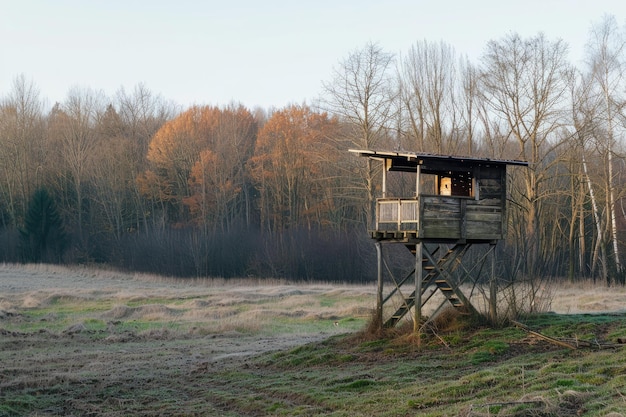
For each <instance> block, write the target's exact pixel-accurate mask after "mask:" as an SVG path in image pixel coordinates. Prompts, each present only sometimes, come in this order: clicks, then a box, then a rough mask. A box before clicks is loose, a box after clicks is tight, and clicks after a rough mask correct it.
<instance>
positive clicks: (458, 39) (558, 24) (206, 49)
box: [0, 0, 626, 108]
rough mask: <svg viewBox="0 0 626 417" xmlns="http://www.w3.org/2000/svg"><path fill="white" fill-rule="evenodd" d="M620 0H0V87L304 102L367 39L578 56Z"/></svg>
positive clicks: (187, 99) (54, 97)
mask: <svg viewBox="0 0 626 417" xmlns="http://www.w3.org/2000/svg"><path fill="white" fill-rule="evenodd" d="M604 14H612V15H614V16H615V17H616V18H617V21H618V23H619V24H620V25H623V24H624V23H625V22H626V1H625V0H586V1H582V0H543V1H541V0H524V1H518V0H414V1H409V0H388V1H382V0H381V1H374V0H343V1H342V0H316V1H296V0H293V1H286V0H285V1H282V0H264V1H251V0H223V1H219V2H218V1H213V0H209V1H193V0H171V1H162V0H151V1H148V0H145V1H144V0H124V1H122V0H83V1H79V0H0V97H5V96H6V94H7V92H8V90H9V89H10V88H11V85H12V82H13V80H14V78H15V77H16V76H18V75H20V74H24V75H25V76H26V78H27V80H32V81H33V82H34V83H35V84H36V85H37V87H38V88H39V89H40V91H41V95H42V98H45V99H47V100H48V101H49V102H50V103H54V102H55V101H63V99H64V98H65V97H66V96H67V93H68V91H69V89H70V88H72V87H76V86H77V87H89V88H92V89H95V90H102V91H104V93H105V94H107V95H110V96H112V95H113V94H114V93H115V92H116V91H117V90H118V89H119V88H120V87H124V88H126V90H132V89H133V88H134V87H135V86H136V85H137V84H138V83H144V84H145V86H146V87H147V88H148V89H150V90H151V91H153V92H154V93H157V94H160V95H161V96H163V97H164V98H166V99H170V100H173V101H174V102H176V103H178V104H180V105H182V106H183V107H187V106H189V105H191V104H213V105H226V104H229V103H230V102H232V101H234V102H241V103H242V104H244V105H246V106H248V107H250V108H254V107H255V106H261V107H264V108H269V107H272V106H274V107H277V108H280V107H283V106H285V105H287V104H290V103H297V104H301V103H303V102H305V101H306V102H308V103H311V102H313V101H314V100H315V98H316V97H317V96H318V95H319V94H320V92H321V84H322V81H328V80H330V78H331V72H332V68H333V67H334V66H337V65H338V63H339V61H341V60H342V59H344V58H346V57H347V56H348V54H349V53H350V52H351V51H354V50H355V49H359V48H362V47H363V46H364V45H365V44H366V43H367V42H369V41H372V42H376V43H378V44H379V45H380V46H382V47H383V48H384V49H385V50H387V51H388V52H393V53H400V54H405V53H406V52H407V51H408V49H409V47H410V46H411V45H412V44H414V43H415V42H416V41H419V40H428V41H432V42H439V41H441V40H443V41H444V42H446V43H448V44H450V45H452V46H453V47H455V49H456V52H457V53H458V54H467V55H468V56H469V57H470V59H472V60H474V61H476V60H477V59H478V57H479V56H480V54H481V53H482V51H483V49H484V47H485V45H486V43H487V42H488V41H489V40H491V39H500V38H502V37H503V36H505V35H507V34H508V33H510V32H517V33H519V34H520V35H522V36H532V35H536V34H537V33H539V32H540V31H541V32H544V33H545V34H546V35H547V37H548V38H549V39H555V38H557V37H559V38H562V39H564V40H565V41H566V42H568V43H569V44H570V47H571V54H570V61H571V62H573V63H577V62H578V61H580V60H581V58H582V54H583V46H584V43H585V42H586V41H587V36H588V32H589V28H590V26H591V24H592V23H593V22H598V21H600V20H601V18H602V16H603V15H604Z"/></svg>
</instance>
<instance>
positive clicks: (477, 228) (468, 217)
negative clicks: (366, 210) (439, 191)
mask: <svg viewBox="0 0 626 417" xmlns="http://www.w3.org/2000/svg"><path fill="white" fill-rule="evenodd" d="M503 212H504V207H503V201H502V200H501V199H498V198H493V199H482V200H476V199H474V198H468V197H459V196H442V195H421V196H420V197H419V198H413V199H406V198H381V199H378V200H377V201H376V229H375V230H373V231H371V233H370V234H371V237H372V238H374V239H377V240H400V241H413V240H421V241H432V242H444V241H445V242H449V241H467V242H488V241H493V240H498V239H502V238H503V235H504V224H503Z"/></svg>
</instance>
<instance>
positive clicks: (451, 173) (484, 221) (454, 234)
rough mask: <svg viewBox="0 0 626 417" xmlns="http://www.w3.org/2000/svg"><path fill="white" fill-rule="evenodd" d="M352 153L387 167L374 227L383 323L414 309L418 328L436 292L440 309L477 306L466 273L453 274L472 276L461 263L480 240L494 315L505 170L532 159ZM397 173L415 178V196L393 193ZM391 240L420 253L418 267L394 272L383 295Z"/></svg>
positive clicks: (477, 260) (468, 309) (388, 323)
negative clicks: (391, 181) (466, 288)
mask: <svg viewBox="0 0 626 417" xmlns="http://www.w3.org/2000/svg"><path fill="white" fill-rule="evenodd" d="M350 152H354V153H356V154H358V155H360V156H363V157H367V158H370V159H372V160H376V161H380V163H381V164H382V168H383V170H382V184H381V188H380V190H381V193H382V198H378V199H377V200H376V218H375V225H374V229H373V230H370V231H369V233H370V236H371V237H372V239H375V240H376V250H377V256H378V300H377V315H378V319H379V322H380V323H381V325H383V326H384V327H393V326H395V325H396V324H398V323H399V322H400V320H401V319H402V318H403V317H405V316H406V315H407V313H409V311H410V310H411V309H413V308H414V307H415V308H414V316H413V324H414V329H415V330H416V331H417V330H418V329H419V326H420V325H421V324H420V323H421V319H422V307H423V306H424V304H425V303H426V302H428V300H429V299H430V298H431V297H432V296H433V295H434V294H435V293H436V292H437V291H440V292H441V293H442V294H443V295H444V297H445V299H444V301H443V303H442V304H441V305H440V306H439V308H438V309H437V310H435V314H436V313H437V312H438V311H439V309H440V308H441V307H442V306H443V305H445V303H446V302H449V303H450V304H451V305H452V306H454V307H455V308H457V309H459V310H460V311H462V312H471V311H473V310H474V308H473V307H472V305H471V304H470V303H469V301H468V299H467V298H466V297H465V296H464V294H463V293H462V291H461V288H460V286H461V284H462V283H463V281H464V279H465V278H462V279H459V278H455V271H456V270H457V269H458V268H459V267H461V269H462V270H463V271H464V272H465V276H466V277H467V276H470V272H471V271H472V268H469V269H468V268H467V267H465V266H464V265H463V262H462V260H463V255H464V254H466V253H467V251H468V249H469V248H470V246H472V245H476V244H482V245H483V247H485V244H486V245H488V246H487V248H488V250H487V251H486V253H484V254H483V255H481V256H474V257H473V258H474V259H472V260H471V262H472V263H474V264H475V266H476V265H478V264H479V263H480V262H484V261H485V260H486V259H487V255H488V254H491V260H492V262H491V277H490V283H491V285H490V296H489V314H490V316H491V318H492V319H494V320H495V315H496V303H495V297H496V286H495V278H494V275H495V272H494V269H495V257H494V254H495V250H494V249H495V245H496V243H497V242H498V241H499V240H500V239H503V238H504V237H505V234H506V216H505V212H506V196H507V193H506V168H507V166H508V165H520V166H527V165H528V163H527V162H523V161H515V160H495V159H487V158H473V157H453V156H444V155H434V154H426V153H413V152H384V151H372V150H350ZM393 171H398V172H404V173H411V174H412V175H414V177H415V182H414V186H412V187H411V192H410V195H405V196H393V197H392V196H390V195H388V194H389V192H388V175H389V174H388V173H389V172H393ZM388 244H402V245H404V246H406V248H407V249H408V250H409V251H410V252H411V253H412V254H413V255H414V256H415V262H414V264H415V268H414V269H413V270H412V271H410V272H409V273H408V274H406V275H404V277H399V278H395V277H393V276H391V281H392V282H393V284H394V288H392V289H391V291H390V292H389V293H388V294H387V295H386V296H385V295H384V289H383V282H384V278H383V276H384V275H385V272H386V273H387V274H391V269H390V268H389V267H388V266H387V268H384V266H386V261H385V259H384V254H383V246H384V245H388ZM481 269H482V267H481ZM411 277H414V280H410V278H411ZM411 281H413V282H411ZM407 288H408V289H407ZM409 291H410V295H408V293H409ZM384 307H391V308H390V309H388V310H390V314H385V312H384ZM435 314H433V315H432V316H431V318H432V317H433V316H434V315H435Z"/></svg>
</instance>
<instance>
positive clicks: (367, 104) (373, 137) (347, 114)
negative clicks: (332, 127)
mask: <svg viewBox="0 0 626 417" xmlns="http://www.w3.org/2000/svg"><path fill="white" fill-rule="evenodd" d="M393 62H394V57H393V55H392V54H390V53H387V52H385V51H383V49H382V48H381V47H380V46H378V45H376V44H373V43H368V44H366V45H365V47H363V48H362V49H359V50H356V51H354V52H352V53H350V54H349V55H348V57H347V58H346V59H345V60H343V61H341V62H340V64H339V66H338V67H336V68H335V69H334V70H333V79H332V81H330V82H328V83H324V84H323V94H324V97H323V99H322V101H321V104H322V107H323V108H324V109H325V110H327V111H328V112H329V113H330V114H333V115H337V116H338V117H339V118H340V120H341V122H342V123H344V124H345V126H346V128H345V130H344V140H345V142H347V144H348V145H347V146H343V148H349V147H355V148H360V149H375V148H376V147H378V146H380V145H382V144H383V140H385V139H386V137H387V133H388V129H389V126H388V124H389V122H390V121H391V120H392V116H393V115H392V112H393V108H394V107H393V104H394V100H395V96H396V89H395V87H394V82H393V79H392V75H391V70H392V64H393ZM358 159H366V161H365V162H362V161H358V160H356V158H355V161H354V164H355V165H354V166H348V164H346V167H345V168H346V171H345V172H346V175H349V176H350V177H354V172H353V170H357V171H359V175H358V178H357V179H356V181H358V182H357V183H355V185H354V188H355V189H357V190H361V191H362V192H364V193H365V195H366V199H367V201H368V204H367V205H364V206H365V207H366V213H365V217H366V221H367V224H368V225H371V224H373V217H374V216H373V213H374V210H373V202H374V199H375V191H374V184H375V182H374V177H375V175H376V172H375V168H374V166H373V164H372V163H371V161H370V159H369V158H358Z"/></svg>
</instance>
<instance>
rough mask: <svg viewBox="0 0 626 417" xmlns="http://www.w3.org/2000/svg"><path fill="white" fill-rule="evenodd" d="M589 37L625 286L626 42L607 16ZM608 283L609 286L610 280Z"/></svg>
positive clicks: (619, 272)
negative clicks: (618, 182)
mask: <svg viewBox="0 0 626 417" xmlns="http://www.w3.org/2000/svg"><path fill="white" fill-rule="evenodd" d="M590 36H591V40H590V43H589V44H588V49H587V65H588V69H589V72H590V74H591V77H592V80H593V85H594V92H595V93H597V95H595V97H596V98H597V99H598V100H600V102H601V103H602V111H601V112H600V113H599V114H598V121H599V122H601V123H600V124H599V125H598V128H597V129H595V133H596V138H597V146H598V150H600V151H601V152H602V154H603V157H604V160H605V166H606V176H605V181H606V182H605V190H606V196H607V199H606V210H607V213H608V216H609V221H608V225H609V226H608V230H609V235H610V241H611V249H612V261H613V267H614V270H615V273H616V278H617V279H618V280H619V281H620V282H621V283H624V276H623V267H622V263H621V260H620V250H619V244H618V233H617V213H616V211H617V209H616V198H617V196H616V194H617V190H616V188H615V176H616V173H615V158H616V151H617V149H616V147H617V146H618V137H621V135H622V131H620V130H619V121H618V120H619V119H620V117H622V118H623V117H624V115H625V113H624V111H623V109H624V106H625V105H626V96H625V95H624V88H625V87H626V83H625V81H626V80H625V73H624V71H625V70H626V61H625V59H626V55H625V53H626V38H625V34H624V32H623V31H620V29H619V28H618V26H617V23H616V21H615V17H613V16H606V17H605V18H604V19H603V21H602V22H600V23H599V24H596V25H594V26H593V27H592V29H591V34H590ZM607 279H608V280H609V282H608V283H609V284H610V278H609V277H607Z"/></svg>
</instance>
